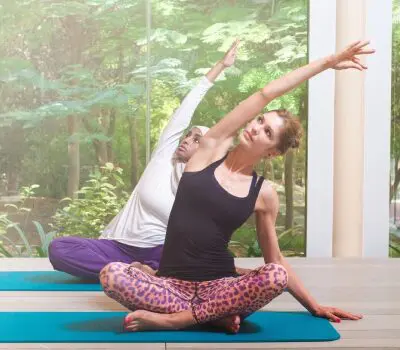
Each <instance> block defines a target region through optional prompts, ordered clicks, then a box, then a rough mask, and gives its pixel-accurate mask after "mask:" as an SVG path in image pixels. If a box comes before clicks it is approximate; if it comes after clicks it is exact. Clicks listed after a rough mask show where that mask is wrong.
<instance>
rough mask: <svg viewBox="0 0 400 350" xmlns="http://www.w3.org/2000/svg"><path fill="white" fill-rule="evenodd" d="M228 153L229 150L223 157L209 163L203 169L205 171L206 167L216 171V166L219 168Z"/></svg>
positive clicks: (208, 169)
mask: <svg viewBox="0 0 400 350" xmlns="http://www.w3.org/2000/svg"><path fill="white" fill-rule="evenodd" d="M228 154H229V152H228V153H226V154H225V155H224V156H223V157H222V158H221V159H218V160H216V161H215V162H212V163H211V164H209V165H207V166H206V167H205V168H204V169H203V171H204V170H206V169H207V171H214V170H215V168H217V167H218V165H220V164H221V163H222V162H223V161H224V160H225V159H226V157H228Z"/></svg>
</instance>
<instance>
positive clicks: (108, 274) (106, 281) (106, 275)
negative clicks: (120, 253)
mask: <svg viewBox="0 0 400 350" xmlns="http://www.w3.org/2000/svg"><path fill="white" fill-rule="evenodd" d="M125 266H126V264H124V263H121V262H111V263H108V264H107V265H106V266H104V267H103V268H102V269H101V270H100V274H99V280H100V284H101V285H102V286H103V288H105V287H106V286H109V285H110V281H111V280H114V279H115V278H114V277H115V275H116V274H118V273H120V272H121V271H122V269H123V268H124V267H125Z"/></svg>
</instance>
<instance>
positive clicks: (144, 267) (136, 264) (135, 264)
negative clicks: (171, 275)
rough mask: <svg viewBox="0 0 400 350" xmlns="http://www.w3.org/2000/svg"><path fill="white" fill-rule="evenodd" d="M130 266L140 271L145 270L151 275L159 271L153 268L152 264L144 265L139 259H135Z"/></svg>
mask: <svg viewBox="0 0 400 350" xmlns="http://www.w3.org/2000/svg"><path fill="white" fill-rule="evenodd" d="M130 266H132V267H134V268H136V269H138V270H140V271H143V272H145V273H147V274H148V275H151V276H154V275H155V274H156V272H157V270H153V269H152V268H151V267H150V266H148V265H144V264H142V263H140V262H138V261H134V262H133V263H131V264H130Z"/></svg>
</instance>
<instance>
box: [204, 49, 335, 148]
mask: <svg viewBox="0 0 400 350" xmlns="http://www.w3.org/2000/svg"><path fill="white" fill-rule="evenodd" d="M330 60H331V56H328V57H325V58H322V59H319V60H316V61H313V62H311V63H309V64H307V65H305V66H303V67H301V68H298V69H296V70H295V71H293V72H290V73H288V74H286V75H284V76H283V77H281V78H279V79H276V80H274V81H272V82H270V83H268V84H267V85H266V86H265V87H264V88H262V89H261V90H259V91H257V92H255V93H254V94H253V95H251V96H250V97H248V98H247V99H246V100H244V101H242V102H241V103H240V104H239V105H238V106H236V107H235V108H234V109H233V110H232V111H231V112H229V113H228V114H227V115H226V116H225V118H223V119H222V120H221V121H220V122H218V123H217V124H216V125H215V126H214V127H213V128H211V130H210V131H209V132H208V133H207V135H208V137H209V138H214V139H218V140H220V141H221V140H224V139H226V138H228V137H231V136H232V135H234V134H236V132H237V131H238V130H240V128H242V127H243V126H244V125H246V124H247V123H248V122H250V121H251V120H252V119H253V118H254V117H255V116H256V115H257V114H259V113H260V112H261V111H262V110H263V108H264V107H265V106H266V105H267V104H268V103H269V102H271V101H272V100H273V99H275V98H277V97H279V96H281V95H283V94H284V93H286V92H288V91H291V90H293V89H294V88H296V87H297V86H299V85H300V84H301V83H303V82H305V81H306V80H307V79H309V78H311V77H313V76H315V75H317V74H318V73H320V72H322V71H324V70H326V69H328V68H330V67H331V61H330Z"/></svg>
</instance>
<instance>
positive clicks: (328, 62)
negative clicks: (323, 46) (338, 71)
mask: <svg viewBox="0 0 400 350" xmlns="http://www.w3.org/2000/svg"><path fill="white" fill-rule="evenodd" d="M336 63H337V62H336V56H335V55H329V56H326V57H324V58H323V65H324V67H326V68H333V67H334V66H335V64H336Z"/></svg>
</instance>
